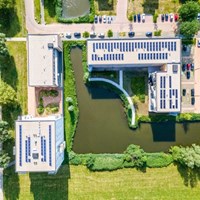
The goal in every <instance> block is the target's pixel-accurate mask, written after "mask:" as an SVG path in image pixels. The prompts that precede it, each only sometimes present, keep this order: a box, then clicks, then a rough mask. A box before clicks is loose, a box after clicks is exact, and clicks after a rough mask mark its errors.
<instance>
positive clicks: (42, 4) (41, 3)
mask: <svg viewBox="0 0 200 200" xmlns="http://www.w3.org/2000/svg"><path fill="white" fill-rule="evenodd" d="M40 18H41V24H45V19H44V0H40Z"/></svg>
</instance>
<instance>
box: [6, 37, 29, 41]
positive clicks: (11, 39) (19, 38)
mask: <svg viewBox="0 0 200 200" xmlns="http://www.w3.org/2000/svg"><path fill="white" fill-rule="evenodd" d="M6 41H7V42H26V37H7V38H6Z"/></svg>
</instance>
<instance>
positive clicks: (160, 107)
mask: <svg viewBox="0 0 200 200" xmlns="http://www.w3.org/2000/svg"><path fill="white" fill-rule="evenodd" d="M160 108H161V109H162V100H160Z"/></svg>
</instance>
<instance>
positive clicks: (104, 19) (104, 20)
mask: <svg viewBox="0 0 200 200" xmlns="http://www.w3.org/2000/svg"><path fill="white" fill-rule="evenodd" d="M106 21H107V17H106V15H103V23H106Z"/></svg>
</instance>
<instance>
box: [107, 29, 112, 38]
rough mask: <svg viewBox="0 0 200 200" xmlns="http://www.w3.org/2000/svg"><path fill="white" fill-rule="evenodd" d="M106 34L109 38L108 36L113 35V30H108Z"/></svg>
mask: <svg viewBox="0 0 200 200" xmlns="http://www.w3.org/2000/svg"><path fill="white" fill-rule="evenodd" d="M107 36H108V37H109V38H110V37H113V32H112V30H108V33H107Z"/></svg>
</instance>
